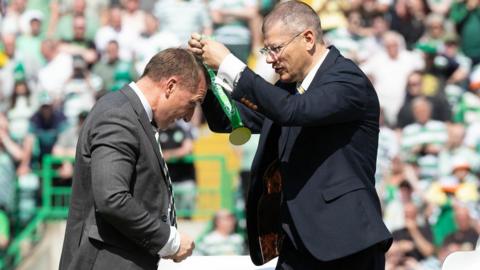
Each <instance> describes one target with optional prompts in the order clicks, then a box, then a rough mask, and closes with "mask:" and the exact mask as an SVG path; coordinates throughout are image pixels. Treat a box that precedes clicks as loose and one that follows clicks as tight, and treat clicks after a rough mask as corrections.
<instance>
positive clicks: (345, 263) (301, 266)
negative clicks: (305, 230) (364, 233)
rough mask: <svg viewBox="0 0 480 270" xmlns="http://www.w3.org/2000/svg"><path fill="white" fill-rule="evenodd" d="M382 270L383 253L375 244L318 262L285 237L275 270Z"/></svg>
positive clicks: (383, 263)
mask: <svg viewBox="0 0 480 270" xmlns="http://www.w3.org/2000/svg"><path fill="white" fill-rule="evenodd" d="M297 269H298V270H310V269H311V270H384V269H385V251H384V248H382V245H381V244H380V243H379V244H375V245H373V246H371V247H368V248H366V249H364V250H361V251H359V252H357V253H354V254H351V255H349V256H347V257H343V258H340V259H336V260H332V261H328V262H325V261H320V260H318V259H317V258H315V257H313V255H311V254H310V252H308V251H307V250H306V249H305V248H304V247H301V246H299V245H294V244H293V243H292V241H291V240H290V239H289V237H288V236H285V238H284V240H283V245H282V248H281V250H280V255H279V257H278V262H277V266H276V268H275V270H297Z"/></svg>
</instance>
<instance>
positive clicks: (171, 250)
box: [158, 226, 180, 258]
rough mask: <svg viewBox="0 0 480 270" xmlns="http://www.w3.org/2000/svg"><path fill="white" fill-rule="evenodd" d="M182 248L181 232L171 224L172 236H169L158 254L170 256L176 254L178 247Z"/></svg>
mask: <svg viewBox="0 0 480 270" xmlns="http://www.w3.org/2000/svg"><path fill="white" fill-rule="evenodd" d="M179 248H180V234H179V233H178V231H177V228H175V227H173V226H170V236H169V237H168V241H167V243H166V244H165V245H164V246H163V247H162V249H160V251H159V252H158V255H159V256H160V257H161V258H163V257H168V256H172V255H175V253H177V251H178V249H179Z"/></svg>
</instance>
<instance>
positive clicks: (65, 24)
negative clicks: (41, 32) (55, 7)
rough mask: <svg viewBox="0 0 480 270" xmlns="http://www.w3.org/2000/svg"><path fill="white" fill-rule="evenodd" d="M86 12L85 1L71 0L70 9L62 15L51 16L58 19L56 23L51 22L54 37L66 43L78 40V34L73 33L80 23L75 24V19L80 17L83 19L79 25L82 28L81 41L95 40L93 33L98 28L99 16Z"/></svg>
mask: <svg viewBox="0 0 480 270" xmlns="http://www.w3.org/2000/svg"><path fill="white" fill-rule="evenodd" d="M65 9H67V8H65ZM87 11H88V10H87V1H86V0H72V5H71V8H68V9H67V10H66V12H65V13H64V14H51V16H52V17H55V16H57V17H59V20H58V22H53V23H54V24H56V29H55V37H56V38H58V39H60V40H68V41H72V40H76V39H78V34H76V33H75V32H76V30H77V29H78V25H79V24H80V23H79V22H75V18H78V17H80V18H84V21H83V23H82V24H81V25H82V28H83V29H82V32H83V33H82V39H86V40H93V39H94V38H95V32H96V31H97V29H98V28H99V27H100V22H99V16H96V15H95V14H92V12H87ZM97 12H98V11H97ZM52 31H53V30H52ZM77 31H78V30H77Z"/></svg>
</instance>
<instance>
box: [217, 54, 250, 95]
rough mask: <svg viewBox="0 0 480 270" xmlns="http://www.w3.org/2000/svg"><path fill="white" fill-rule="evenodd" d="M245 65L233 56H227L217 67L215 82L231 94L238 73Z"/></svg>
mask: <svg viewBox="0 0 480 270" xmlns="http://www.w3.org/2000/svg"><path fill="white" fill-rule="evenodd" d="M246 66H247V65H245V63H243V62H242V61H240V59H238V58H237V57H235V56H234V55H233V54H229V55H227V57H225V59H223V61H222V63H221V64H220V66H219V67H218V73H217V77H216V79H215V82H216V83H218V84H219V85H220V86H222V87H223V88H224V89H225V90H227V91H229V92H232V91H233V89H234V88H235V85H236V83H237V81H238V79H239V77H240V73H242V71H243V70H244V69H245V67H246Z"/></svg>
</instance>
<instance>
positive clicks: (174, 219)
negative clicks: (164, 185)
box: [151, 121, 177, 227]
mask: <svg viewBox="0 0 480 270" xmlns="http://www.w3.org/2000/svg"><path fill="white" fill-rule="evenodd" d="M151 123H152V126H153V129H154V132H155V140H156V142H157V144H158V150H159V152H160V157H161V158H160V163H161V164H160V165H161V167H162V172H163V176H164V177H165V179H166V180H167V182H168V192H169V195H170V205H169V206H168V210H169V215H170V217H169V218H170V225H172V226H175V227H177V212H176V210H175V198H174V197H173V187H172V179H171V178H170V174H169V173H168V167H167V162H166V161H165V159H164V158H163V153H162V148H161V146H160V140H159V135H160V134H159V133H158V129H157V125H156V124H155V121H152V122H151Z"/></svg>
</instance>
